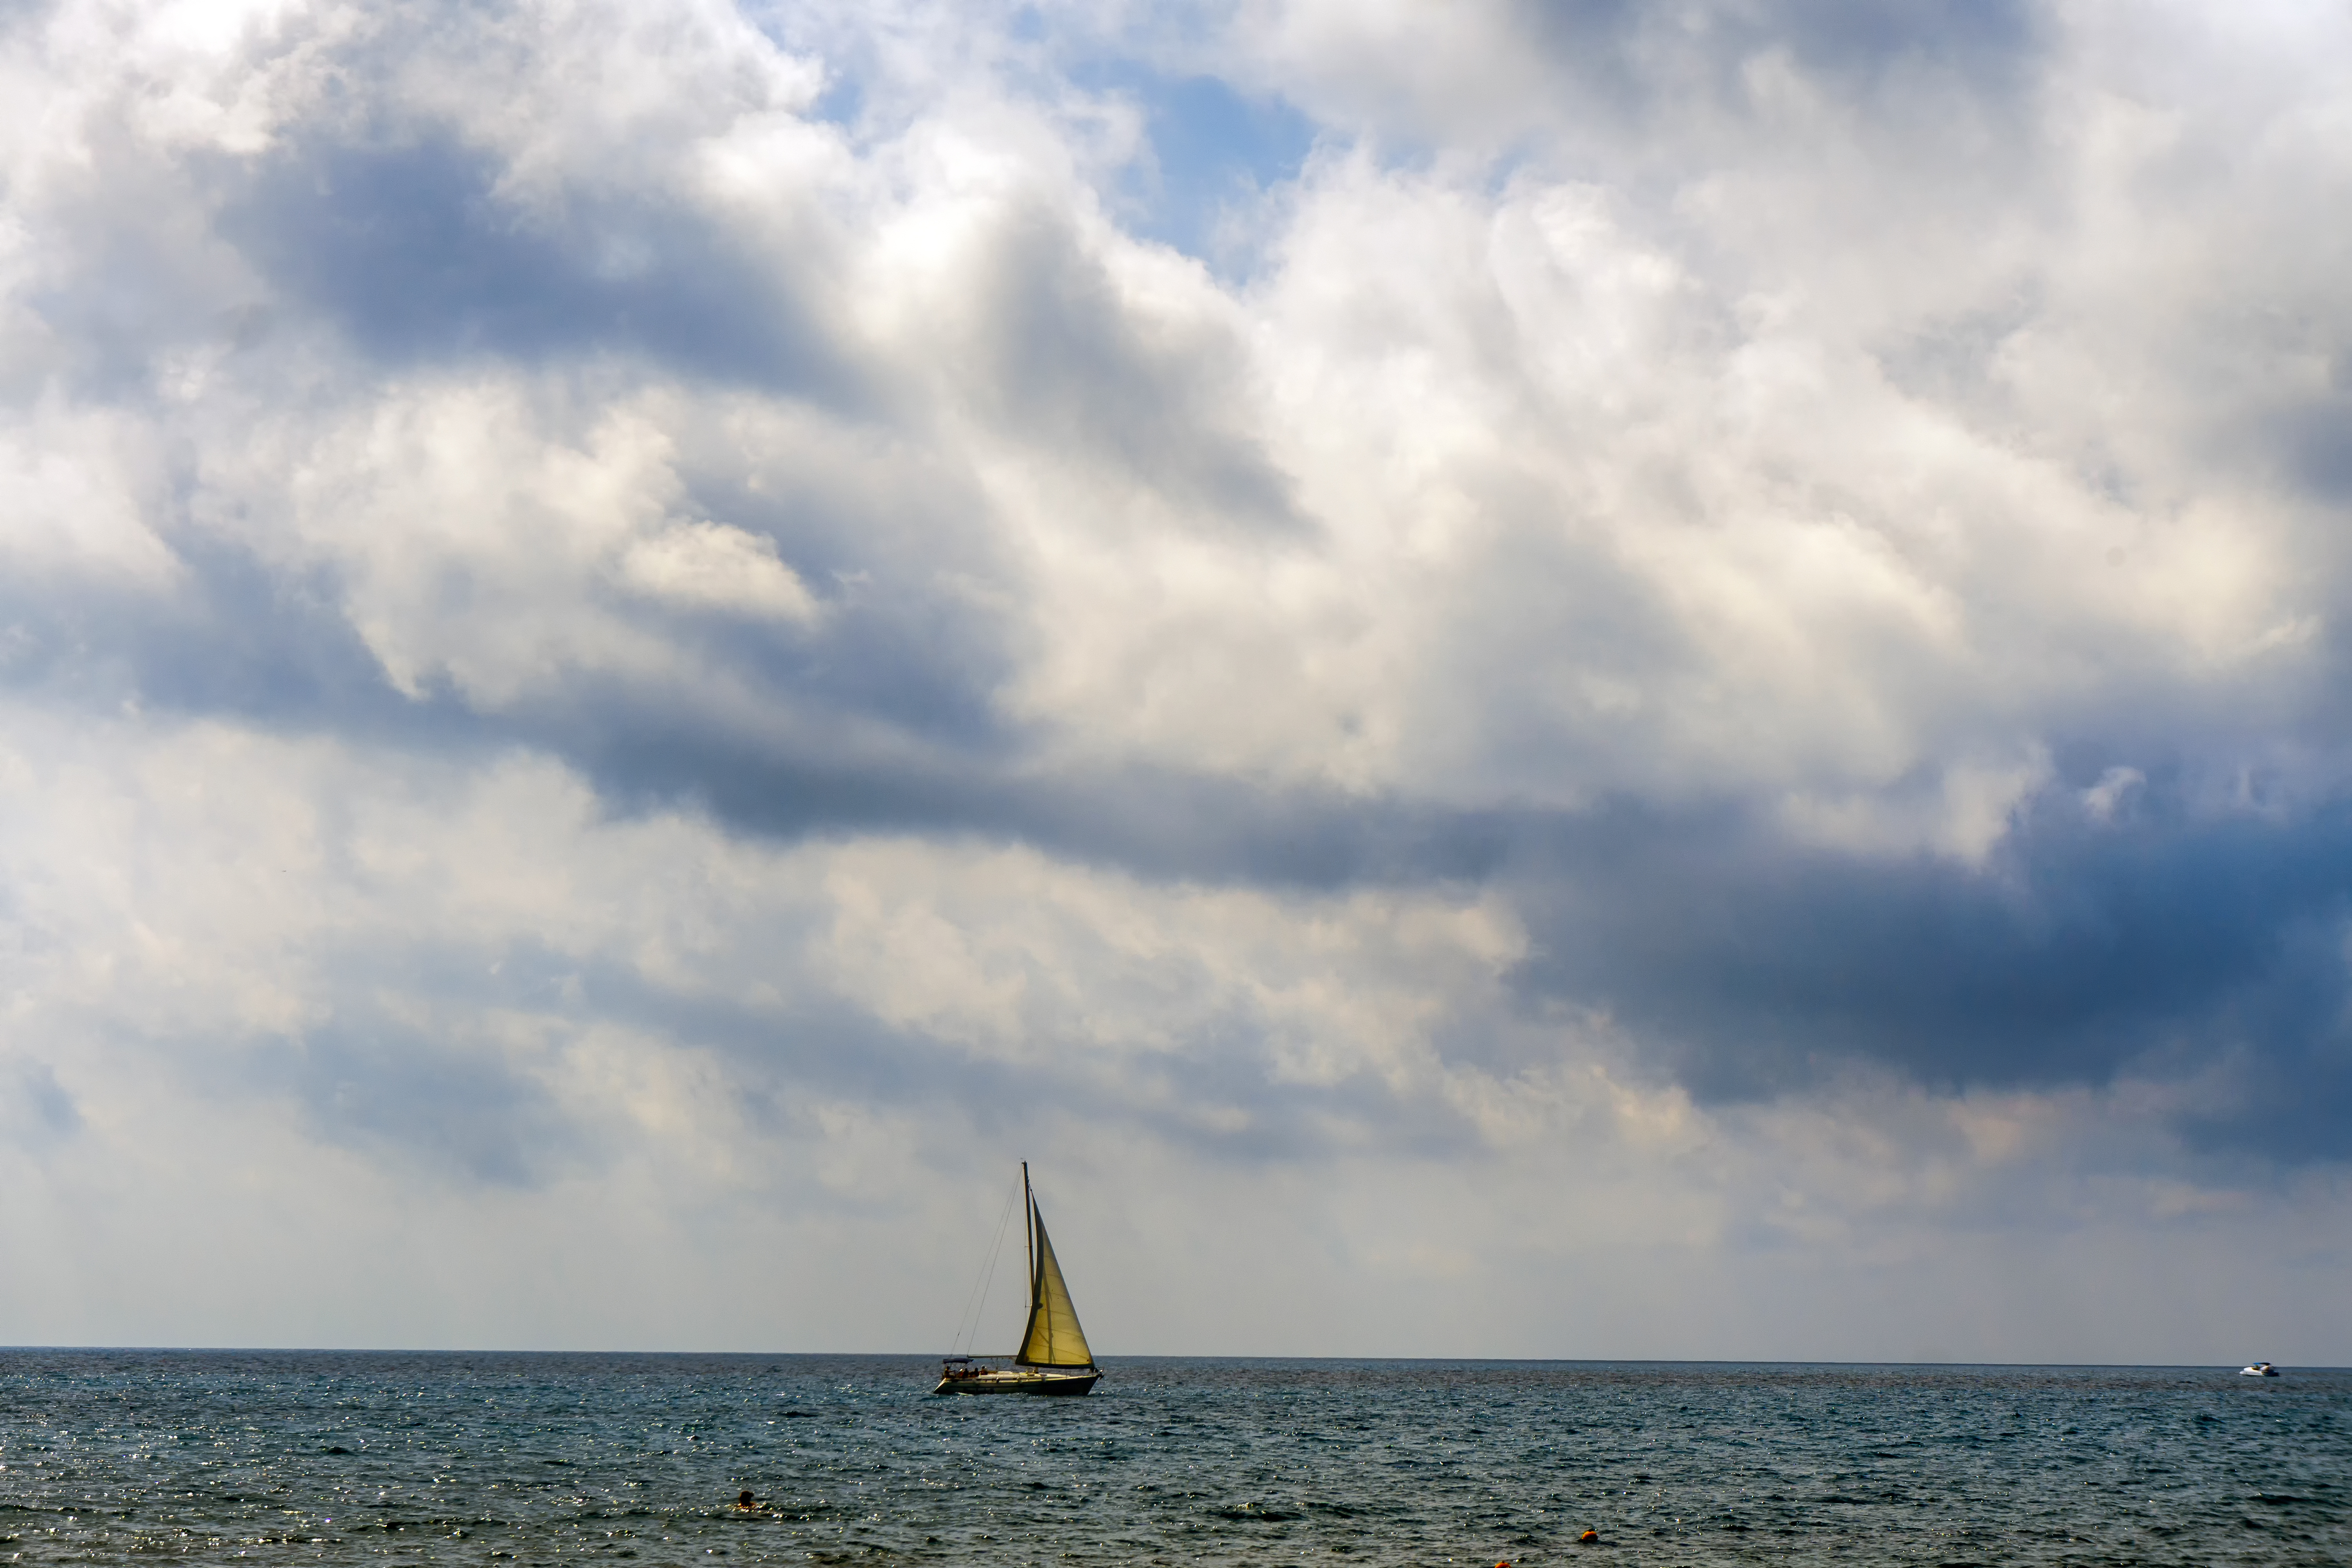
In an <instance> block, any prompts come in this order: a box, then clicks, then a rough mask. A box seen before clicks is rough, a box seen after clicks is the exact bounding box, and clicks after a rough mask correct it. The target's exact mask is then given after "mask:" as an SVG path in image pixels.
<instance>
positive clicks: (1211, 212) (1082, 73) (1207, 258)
mask: <svg viewBox="0 0 2352 1568" xmlns="http://www.w3.org/2000/svg"><path fill="white" fill-rule="evenodd" d="M1071 79H1073V80H1074V81H1075V82H1076V84H1077V85H1079V86H1080V87H1083V88H1085V89H1088V90H1090V91H1095V92H1101V93H1108V94H1116V95H1117V96H1118V97H1121V98H1124V99H1126V100H1129V101H1130V102H1132V103H1133V104H1135V105H1136V107H1137V108H1138V109H1139V110H1141V111H1142V113H1143V119H1144V135H1145V139H1146V147H1147V151H1146V153H1144V154H1143V155H1142V156H1139V157H1138V158H1137V159H1136V160H1135V161H1134V162H1133V163H1130V164H1129V165H1128V167H1127V168H1126V169H1125V171H1124V172H1123V174H1122V177H1121V179H1120V181H1119V183H1118V186H1117V187H1116V188H1115V189H1113V190H1112V191H1111V192H1110V193H1109V195H1110V198H1111V202H1112V206H1113V210H1114V212H1115V213H1116V214H1117V216H1118V218H1119V219H1120V221H1121V222H1122V223H1124V224H1125V225H1126V226H1127V227H1128V228H1129V231H1130V232H1132V233H1134V234H1137V235H1139V236H1140V237H1144V238H1147V239H1155V240H1158V241H1160V242H1161V243H1162V244H1165V245H1169V246H1172V247H1175V248H1176V249H1178V250H1181V251H1182V252H1184V253H1185V254H1186V255H1188V256H1192V257H1196V258H1199V259H1201V260H1202V261H1203V262H1206V263H1207V264H1208V265H1209V266H1210V267H1211V268H1213V269H1214V270H1216V271H1218V272H1221V273H1225V274H1234V273H1239V272H1246V271H1248V270H1249V268H1250V263H1251V260H1252V258H1253V257H1254V254H1255V246H1254V245H1253V244H1252V243H1251V242H1250V234H1251V231H1252V230H1254V229H1255V225H1254V224H1253V223H1251V222H1250V218H1251V216H1252V215H1253V213H1254V212H1255V211H1256V210H1258V209H1259V208H1261V207H1262V206H1263V205H1264V203H1265V200H1266V199H1267V197H1268V195H1270V194H1271V193H1274V192H1276V191H1277V190H1279V189H1280V188H1281V187H1282V186H1284V185H1286V184H1289V183H1290V182H1292V181H1294V180H1296V179H1297V177H1298V173H1299V170H1300V169H1301V168H1303V167H1304V166H1305V164H1306V163H1307V155H1308V154H1309V153H1312V152H1313V151H1314V148H1315V139H1316V134H1317V128H1316V124H1315V122H1314V121H1312V120H1309V119H1308V118H1307V116H1306V115H1304V114H1302V113H1300V112H1299V111H1298V110H1297V109H1296V108H1294V107H1293V106H1292V105H1290V104H1289V103H1287V102H1286V101H1284V100H1282V99H1280V98H1278V97H1275V96H1272V95H1265V96H1255V95H1250V94H1245V93H1243V92H1240V91H1237V90H1235V89H1234V87H1233V86H1232V85H1231V84H1229V83H1227V82H1225V81H1223V80H1221V79H1218V78H1215V77H1212V76H1168V75H1163V74H1161V73H1160V72H1157V71H1154V70H1152V69H1151V68H1150V67H1148V66H1144V65H1141V64H1139V63H1137V62H1134V61H1129V60H1120V61H1109V62H1102V63H1098V64H1096V65H1093V66H1091V67H1088V68H1085V69H1081V70H1076V71H1073V72H1072V73H1071Z"/></svg>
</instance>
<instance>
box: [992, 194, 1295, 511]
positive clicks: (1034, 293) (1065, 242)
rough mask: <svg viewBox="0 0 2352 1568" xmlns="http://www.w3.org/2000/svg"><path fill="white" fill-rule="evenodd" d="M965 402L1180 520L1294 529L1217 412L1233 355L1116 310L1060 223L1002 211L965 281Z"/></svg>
mask: <svg viewBox="0 0 2352 1568" xmlns="http://www.w3.org/2000/svg"><path fill="white" fill-rule="evenodd" d="M969 309H970V311H971V318H970V319H971V321H972V322H973V324H974V335H975V337H976V339H977V348H978V353H976V354H975V356H974V362H973V363H972V365H971V374H972V375H973V378H974V382H973V386H972V392H973V395H974V398H975V401H976V402H979V403H980V404H982V405H983V406H987V407H990V408H991V409H992V412H993V413H994V415H995V416H996V417H997V418H999V419H1001V420H1003V422H1004V423H1005V425H1006V426H1008V427H1010V428H1012V429H1014V430H1018V431H1020V432H1022V433H1023V434H1024V435H1025V436H1026V437H1028V438H1029V439H1031V440H1033V441H1034V442H1036V443H1038V445H1039V446H1041V447H1044V448H1045V449H1046V450H1048V451H1053V452H1055V453H1057V454H1067V455H1071V456H1080V455H1083V456H1086V457H1090V458H1093V459H1094V460H1095V461H1097V462H1099V463H1102V464H1105V465H1107V466H1109V467H1111V468H1114V469H1123V470H1125V471H1126V472H1127V473H1128V474H1130V475H1132V476H1133V477H1134V478H1135V479H1138V480H1139V481H1140V482H1141V483H1142V484H1143V485H1145V486H1146V487H1148V488H1149V489H1150V490H1151V491H1153V492H1155V493H1156V494H1159V495H1160V496H1164V497H1166V498H1167V499H1168V500H1171V501H1173V502H1175V503H1176V504H1177V506H1178V507H1179V508H1180V509H1181V512H1182V513H1183V514H1184V515H1187V516H1191V517H1194V518H1201V519H1213V520H1217V521H1221V522H1223V523H1225V524H1227V525H1239V526H1242V527H1245V528H1250V529H1253V530H1259V531H1271V532H1275V533H1297V532H1299V531H1304V530H1306V528H1307V522H1306V520H1305V519H1303V518H1301V517H1300V516H1299V515H1298V513H1297V510H1296V509H1295V508H1294V507H1293V505H1292V504H1291V500H1290V494H1289V485H1288V482H1287V481H1286V479H1285V478H1284V477H1283V475H1282V474H1281V473H1280V472H1279V471H1278V470H1277V469H1276V468H1275V467H1274V465H1273V464H1272V463H1271V462H1270V461H1269V460H1268V459H1267V458H1266V456H1265V452H1264V451H1263V450H1262V449H1261V447H1260V446H1259V444H1258V442H1257V440H1256V439H1255V437H1254V436H1253V435H1252V433H1251V432H1249V431H1247V430H1245V429H1243V428H1240V427H1239V426H1237V425H1236V423H1235V421H1234V411H1233V409H1232V408H1231V406H1230V405H1231V402H1232V397H1233V391H1234V387H1235V386H1236V385H1237V384H1241V382H1242V380H1243V369H1244V366H1243V363H1242V356H1241V353H1240V345H1239V344H1238V343H1236V342H1233V341H1231V340H1230V339H1228V338H1226V337H1224V336H1223V335H1222V334H1220V333H1218V332H1215V331H1206V330H1195V331H1183V330H1181V329H1176V328H1171V327H1170V326H1168V325H1167V324H1165V323H1159V322H1151V321H1148V320H1146V319H1143V318H1140V317H1139V312H1137V311H1135V310H1131V309H1129V308H1127V307H1126V306H1125V305H1124V304H1123V302H1122V301H1121V300H1119V299H1118V293H1117V288H1116V285H1115V283H1114V280H1113V279H1112V278H1111V277H1110V276H1109V274H1108V272H1107V271H1106V269H1105V268H1103V266H1102V265H1101V264H1100V263H1099V262H1098V261H1097V260H1095V259H1094V258H1091V257H1089V256H1088V255H1087V253H1086V252H1085V250H1084V249H1083V248H1082V247H1080V246H1079V245H1078V244H1076V236H1075V235H1074V234H1073V232H1072V231H1071V229H1070V227H1069V226H1068V224H1067V222H1066V219H1064V218H1063V217H1062V216H1060V215H1058V214H1054V213H1049V212H1045V211H1043V210H1037V209H1031V210H1028V211H1022V212H1016V213H1014V214H1013V215H1012V216H1011V217H1010V220H1009V221H1007V222H1006V223H1004V224H1003V226H1002V228H1001V230H1000V232H999V233H998V234H997V235H996V236H995V237H994V243H993V245H992V247H991V251H990V254H989V255H988V257H987V259H986V261H985V263H984V264H983V265H982V267H981V268H977V269H976V276H975V277H974V278H973V279H972V298H971V305H970V307H969Z"/></svg>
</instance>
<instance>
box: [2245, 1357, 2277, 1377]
mask: <svg viewBox="0 0 2352 1568" xmlns="http://www.w3.org/2000/svg"><path fill="white" fill-rule="evenodd" d="M2278 1374H2279V1373H2278V1368H2276V1367H2274V1366H2273V1365H2272V1364H2271V1363H2268V1362H2266V1361H2258V1362H2256V1363H2254V1364H2253V1365H2252V1366H2242V1367H2240V1368H2239V1369H2238V1375H2239V1376H2240V1377H2276V1376H2277V1375H2278Z"/></svg>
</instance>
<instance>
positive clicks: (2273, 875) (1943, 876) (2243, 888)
mask: <svg viewBox="0 0 2352 1568" xmlns="http://www.w3.org/2000/svg"><path fill="white" fill-rule="evenodd" d="M2135 795H2137V799H2136V800H2135V801H2134V803H2133V809H2132V810H2131V811H2130V812H2129V813H2128V814H2125V815H2120V816H2118V817H2117V818H2116V819H2115V820H2102V819H2099V818H2098V817H2096V816H2092V815H2090V814H2087V813H2086V812H2085V811H2084V809H2083V807H2082V805H2081V804H2080V799H2079V797H2078V796H2076V795H2073V794H2072V793H2070V792H2063V791H2051V792H2047V793H2045V794H2043V795H2041V796H2039V797H2038V798H2036V799H2035V800H2034V801H2032V803H2031V804H2030V805H2029V806H2028V807H2027V808H2026V809H2025V810H2024V811H2023V812H2022V813H2021V816H2020V819H2019V821H2018V823H2017V826H2016V827H2015V828H2014V830H2013V831H2012V833H2011V835H2010V836H2009V837H2008V838H2007V839H2006V840H2005V841H2004V842H2003V844H2002V845H2001V846H2000V849H1999V850H1998V851H1997V852H1996V854H1995V856H1994V857H1993V858H1992V860H1991V861H1990V863H1989V864H1987V865H1986V866H1984V867H1981V868H1973V867H1969V866H1966V865H1962V864H1958V863H1956V862H1953V861H1950V860H1948V859H1945V858H1935V857H1929V856H1926V855H1922V856H1919V857H1917V858H1896V859H1891V860H1890V859H1886V858H1874V857H1857V856H1851V855H1845V854H1840V853H1836V852H1832V851H1825V850H1808V849H1805V848H1803V847H1796V846H1791V845H1790V844H1788V843H1786V842H1784V841H1781V840H1779V839H1777V838H1776V837H1773V836H1772V835H1770V834H1769V833H1766V832H1759V830H1758V829H1757V828H1756V827H1755V826H1754V825H1753V824H1752V823H1750V822H1748V821H1747V820H1744V819H1743V818H1742V816H1739V815H1738V814H1736V813H1726V814H1723V815H1720V816H1714V817H1712V818H1706V819H1699V820H1692V819H1687V818H1684V819H1675V818H1672V817H1668V816H1661V815H1659V814H1656V813H1654V812H1649V811H1644V810H1642V809H1639V808H1632V809H1625V810H1622V811H1620V812H1617V813H1615V814H1613V816H1612V818H1611V819H1609V820H1607V821H1605V822H1594V823H1582V824H1578V825H1576V826H1574V827H1573V828H1571V829H1570V830H1569V831H1567V832H1563V833H1559V834H1556V835H1553V836H1551V838H1550V841H1549V843H1548V844H1546V845H1544V847H1542V848H1541V849H1540V850H1539V851H1538V855H1539V857H1540V864H1541V867H1542V870H1541V872H1539V873H1538V880H1537V883H1536V885H1535V886H1533V887H1531V888H1530V889H1529V898H1530V903H1531V905H1532V906H1533V907H1534V908H1535V909H1537V910H1541V911H1542V912H1541V913H1540V914H1537V915H1535V916H1534V918H1533V919H1532V920H1531V925H1532V927H1533V934H1534V939H1535V941H1536V942H1537V944H1538V948H1539V950H1540V952H1539V955H1538V956H1537V957H1535V958H1533V959H1531V960H1530V961H1529V963H1528V964H1527V965H1526V966H1525V967H1524V969H1523V971H1522V973H1521V975H1520V982H1521V984H1524V985H1525V986H1526V987H1527V988H1528V991H1529V992H1530V993H1532V994H1538V995H1546V996H1553V997H1562V998H1570V999H1573V1000H1575V1001H1577V1002H1580V1003H1582V1004H1586V1005H1591V1004H1596V1003H1597V1004H1599V1005H1603V1006H1606V1007H1608V1008H1609V1009H1611V1010H1612V1013H1613V1015H1614V1016H1615V1017H1616V1018H1617V1019H1618V1021H1619V1022H1620V1023H1621V1024H1622V1025H1623V1026H1626V1027H1627V1028H1628V1029H1630V1030H1631V1031H1633V1033H1635V1034H1636V1035H1637V1036H1640V1037H1644V1038H1647V1039H1649V1040H1651V1041H1653V1042H1654V1045H1655V1047H1657V1048H1658V1049H1659V1051H1660V1052H1661V1054H1662V1056H1663V1058H1664V1061H1665V1062H1666V1063H1667V1064H1669V1066H1670V1068H1671V1070H1672V1071H1673V1072H1674V1073H1675V1076H1676V1077H1677V1078H1678V1079H1680V1080H1681V1081H1682V1082H1684V1083H1685V1085H1686V1086H1688V1087H1689V1088H1691V1089H1693V1090H1694V1092H1696V1093H1697V1094H1699V1095H1700V1096H1702V1097H1703V1098H1706V1099H1709V1100H1741V1099H1748V1098H1756V1097H1766V1096H1770V1095H1774V1094H1779V1093H1783V1092H1790V1091H1799V1090H1803V1089H1809V1088H1811V1087H1814V1086H1816V1085H1818V1084H1820V1083H1822V1082H1823V1081H1825V1080H1828V1079H1833V1078H1834V1077H1836V1076H1837V1075H1838V1074H1839V1073H1840V1072H1841V1071H1843V1070H1844V1069H1846V1068H1851V1067H1853V1066H1854V1065H1856V1064H1869V1065H1872V1066H1874V1067H1876V1068H1884V1069H1893V1070H1894V1071H1895V1072H1897V1073H1899V1074H1901V1075H1903V1076H1905V1077H1906V1078H1907V1079H1912V1080H1914V1081H1916V1082H1919V1083H1922V1084H1924V1085H1927V1086H1928V1087H1931V1088H1934V1089H1980V1088H1996V1089H2012V1088H2033V1089H2047V1088H2052V1087H2058V1086H2064V1085H2084V1084H2087V1085H2103V1084H2106V1083H2109V1082H2112V1081H2114V1080H2115V1079H2116V1078H2117V1077H2119V1076H2120V1075H2123V1074H2125V1073H2126V1072H2137V1073H2141V1074H2145V1075H2147V1076H2149V1077H2152V1078H2157V1079H2178V1080H2186V1079H2191V1078H2194V1077H2196V1076H2197V1075H2198V1074H2200V1073H2201V1072H2207V1071H2210V1070H2213V1069H2218V1068H2227V1078H2226V1079H2224V1080H2223V1081H2222V1082H2221V1083H2220V1084H2219V1086H2218V1087H2216V1088H2213V1089H2209V1090H2208V1091H2207V1092H2208V1094H2209V1096H2210V1099H2209V1100H2208V1101H2207V1104H2206V1106H2205V1108H2204V1109H2200V1110H2198V1111H2196V1112H2195V1113H2194V1114H2193V1115H2192V1116H2191V1117H2189V1119H2188V1120H2186V1121H2183V1123H2182V1127H2183V1130H2184V1131H2188V1132H2189V1133H2191V1134H2192V1135H2193V1136H2194V1138H2195V1139H2196V1140H2197V1141H2199V1142H2203V1143H2206V1144H2208V1145H2210V1146H2212V1147H2215V1148H2219V1149H2229V1150H2235V1151H2239V1152H2254V1153H2259V1154H2264V1155H2269V1156H2273V1157H2275V1158H2279V1159H2283V1160H2287V1161H2291V1162H2292V1161H2301V1160H2306V1159H2340V1158H2342V1157H2344V1156H2345V1155H2347V1153H2352V1017H2347V1007H2352V973H2347V963H2346V960H2345V950H2344V943H2345V938H2346V932H2347V916H2352V801H2347V800H2336V801H2331V802H2327V803H2325V804H2323V805H2315V806H2311V807H2306V808H2304V809H2301V810H2297V811H2293V812H2288V813H2284V814H2282V813H2273V812H2260V813H2257V812H2253V811H2238V812H2227V813H2219V814H2217V813H2214V812H2213V811H2211V810H2210V809H2202V810H2200V809H2198V808H2196V807H2193V806H2192V805H2190V804H2189V801H2188V800H2187V799H2186V798H2185V795H2186V792H2185V791H2184V790H2183V789H2181V788H2180V787H2179V785H2178V784H2177V783H2176V784H2167V783H2166V782H2164V781H2162V780H2158V781H2157V782H2155V783H2153V784H2150V785H2149V786H2147V788H2145V789H2144V790H2141V791H2137V792H2135Z"/></svg>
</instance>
